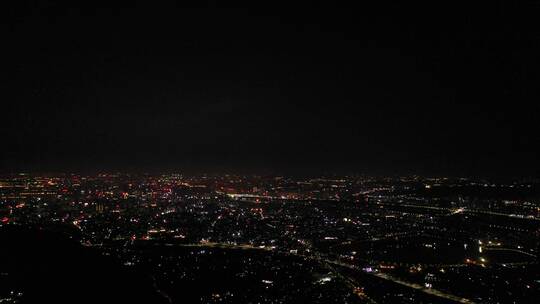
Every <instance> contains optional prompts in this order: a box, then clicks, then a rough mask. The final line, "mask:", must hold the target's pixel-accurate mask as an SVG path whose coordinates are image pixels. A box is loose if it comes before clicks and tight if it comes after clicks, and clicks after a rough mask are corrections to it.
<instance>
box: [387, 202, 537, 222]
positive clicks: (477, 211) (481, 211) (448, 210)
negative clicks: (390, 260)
mask: <svg viewBox="0 0 540 304" xmlns="http://www.w3.org/2000/svg"><path fill="white" fill-rule="evenodd" d="M377 204H378V205H382V206H392V207H410V208H420V209H429V210H437V211H446V212H448V215H454V214H459V213H473V214H487V215H497V216H505V217H510V218H515V219H523V220H532V221H540V218H537V217H532V216H530V217H529V216H522V215H516V214H508V213H501V212H493V211H486V210H471V209H466V208H459V209H455V208H443V207H433V206H424V205H414V204H388V203H377Z"/></svg>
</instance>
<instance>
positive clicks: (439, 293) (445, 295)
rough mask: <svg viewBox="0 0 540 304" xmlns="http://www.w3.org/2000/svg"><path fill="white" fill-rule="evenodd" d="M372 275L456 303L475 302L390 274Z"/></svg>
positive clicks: (470, 303)
mask: <svg viewBox="0 0 540 304" xmlns="http://www.w3.org/2000/svg"><path fill="white" fill-rule="evenodd" d="M371 274H372V275H374V276H376V277H378V278H381V279H385V280H388V281H392V282H394V283H397V284H400V285H403V286H407V287H410V288H414V289H416V290H420V291H422V292H425V293H427V294H430V295H433V296H436V297H440V298H444V299H447V300H452V301H455V302H458V303H469V304H472V303H475V302H473V301H471V300H469V299H466V298H461V297H458V296H455V295H452V294H448V293H444V292H442V291H439V290H436V289H433V288H426V287H424V286H422V285H420V284H413V283H409V282H405V281H402V280H400V279H397V278H395V277H393V276H390V275H387V274H384V273H371Z"/></svg>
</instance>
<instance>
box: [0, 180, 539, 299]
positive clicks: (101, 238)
mask: <svg viewBox="0 0 540 304" xmlns="http://www.w3.org/2000/svg"><path fill="white" fill-rule="evenodd" d="M539 195H540V181H539V180H521V181H512V182H507V183H499V182H497V183H494V182H490V181H488V180H473V179H467V178H422V177H418V176H409V177H392V178H374V177H367V176H339V177H338V176H332V177H311V178H291V177H285V176H240V175H197V176H189V175H182V174H166V175H129V174H120V173H118V174H97V175H90V176H85V175H74V174H69V175H66V174H62V175H33V174H17V175H11V176H4V177H2V179H1V180H0V203H1V208H0V217H1V226H2V227H0V231H1V234H2V242H3V243H4V244H6V242H7V246H10V242H11V243H13V244H15V243H16V242H20V240H17V239H14V238H13V236H10V235H9V232H10V231H11V230H13V229H22V228H24V229H30V230H34V231H39V234H38V236H36V237H35V238H36V241H37V244H35V245H34V244H31V245H27V246H29V248H28V249H31V254H29V253H28V252H21V253H17V254H16V255H15V256H9V253H8V256H7V257H6V256H2V260H4V261H5V260H6V259H9V260H10V261H13V262H10V263H9V264H7V265H6V266H7V267H6V268H5V269H2V277H1V280H2V284H1V286H2V289H1V292H2V293H1V294H0V296H1V297H2V300H3V301H7V302H8V303H16V302H18V299H19V298H20V299H23V298H24V296H25V294H27V293H29V292H30V293H32V292H34V293H35V292H37V291H38V290H40V288H41V287H40V286H33V285H32V280H29V278H25V277H20V276H19V275H20V274H19V272H20V271H21V269H24V267H25V266H26V265H33V264H37V265H39V264H40V263H43V261H40V256H33V254H34V253H35V252H36V251H37V252H43V251H45V252H47V251H49V250H50V251H51V253H48V254H66V253H63V252H57V249H54V248H53V249H51V248H49V246H48V244H47V243H46V242H48V241H50V242H60V243H61V242H64V243H65V245H62V246H68V247H69V246H73V247H76V248H77V250H80V251H81V253H79V254H82V252H85V253H84V254H88V255H95V256H96V257H95V258H96V259H98V256H99V259H100V262H99V263H111V264H116V265H117V266H116V267H118V273H119V274H115V275H117V276H119V277H121V275H126V274H125V273H128V272H134V273H136V274H137V275H140V276H141V277H145V278H146V280H147V281H148V282H147V284H148V286H143V287H141V288H142V289H143V290H144V288H146V289H147V292H148V295H146V296H150V295H152V294H154V296H155V298H156V300H155V301H158V300H160V301H161V302H163V303H185V302H186V301H187V302H191V301H193V302H199V301H200V302H204V303H214V302H219V303H221V302H223V303H292V302H301V303H308V302H309V303H394V302H396V303H432V302H438V303H439V302H440V303H452V302H461V303H508V302H512V301H513V302H516V303H532V302H534V299H538V297H539V296H540V277H539V275H540V267H539V265H538V262H539V258H538V257H539V250H540V202H539V201H538V197H539ZM24 229H23V230H24ZM19 233H24V232H19ZM27 233H28V232H27ZM48 234H50V236H47V235H48ZM48 238H51V240H48ZM13 244H11V246H13ZM71 250H73V249H71ZM3 254H5V252H4V253H3ZM77 267H79V266H77ZM26 271H28V270H26ZM65 271H66V273H65V274H64V275H66V276H69V277H71V276H75V277H78V276H84V273H77V271H75V273H71V271H73V270H65ZM122 272H124V274H122ZM31 273H32V275H33V276H34V275H35V276H37V277H43V278H44V279H46V277H47V276H49V275H50V274H49V273H48V271H47V270H46V269H41V268H36V269H34V270H31ZM101 275H104V276H106V275H107V274H106V273H102V274H101ZM29 286H30V287H29ZM26 288H30V289H29V290H27V289H26ZM113 289H114V287H113ZM32 296H36V295H35V294H33V295H32ZM40 296H42V295H40ZM52 299H54V297H52V298H51V300H52Z"/></svg>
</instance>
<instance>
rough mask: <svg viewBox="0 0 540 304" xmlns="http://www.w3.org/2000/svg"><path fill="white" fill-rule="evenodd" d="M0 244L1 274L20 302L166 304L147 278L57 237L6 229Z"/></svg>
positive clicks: (43, 232) (0, 233)
mask: <svg viewBox="0 0 540 304" xmlns="http://www.w3.org/2000/svg"><path fill="white" fill-rule="evenodd" d="M0 244H2V245H1V248H2V250H0V272H2V273H3V274H4V276H6V275H7V277H8V278H7V279H8V280H9V281H10V284H12V285H15V286H16V287H18V288H20V290H21V291H22V292H23V297H22V298H21V303H166V302H167V301H166V300H165V299H164V298H163V297H161V296H160V295H159V294H158V293H157V292H156V291H155V290H154V288H153V282H152V279H151V278H149V277H145V276H143V275H141V274H138V273H133V272H132V271H130V270H129V269H126V268H124V267H122V266H121V265H120V264H118V263H116V262H115V261H114V260H113V259H112V258H109V257H106V256H102V255H100V254H99V252H98V251H96V250H93V249H92V248H86V247H83V246H81V245H80V244H79V243H77V242H76V241H74V240H72V239H69V238H67V237H66V236H65V235H62V234H60V233H57V232H51V231H49V230H43V229H40V228H23V227H19V226H12V225H10V226H4V227H1V228H0ZM4 279H5V278H4Z"/></svg>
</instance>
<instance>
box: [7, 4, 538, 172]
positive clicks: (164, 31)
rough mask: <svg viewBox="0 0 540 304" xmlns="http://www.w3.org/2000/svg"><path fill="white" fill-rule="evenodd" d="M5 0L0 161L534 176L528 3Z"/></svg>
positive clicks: (73, 166)
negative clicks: (83, 1)
mask: <svg viewBox="0 0 540 304" xmlns="http://www.w3.org/2000/svg"><path fill="white" fill-rule="evenodd" d="M13 2H14V3H16V4H15V5H16V7H15V6H14V7H7V8H5V9H3V10H2V11H3V12H2V15H3V18H2V20H4V22H6V21H7V27H4V28H5V29H6V30H7V35H3V38H2V39H3V40H4V41H3V43H2V45H3V47H2V49H3V50H4V51H7V52H6V53H5V54H4V56H3V61H5V64H4V66H6V67H7V69H5V70H4V73H5V72H7V73H5V75H6V76H5V80H4V81H2V84H1V86H2V88H1V89H2V111H1V121H0V126H1V131H2V147H1V149H0V170H2V171H13V170H15V171H17V170H33V171H78V170H182V169H188V170H202V171H218V170H233V171H234V170H253V171H257V170H263V171H264V170H273V171H277V172H284V171H295V172H304V171H305V172H308V171H309V172H358V173H383V174H401V173H421V174H458V175H497V176H525V175H536V176H538V175H539V172H540V170H539V168H540V160H539V157H538V155H540V135H539V133H538V129H539V128H538V127H537V120H538V117H539V114H540V107H539V105H538V100H539V97H540V94H539V89H538V88H539V85H540V81H539V80H540V78H539V71H540V70H539V68H540V61H539V56H540V55H539V54H540V26H538V22H537V21H536V20H537V19H538V16H539V15H540V5H539V4H538V2H526V1H508V2H500V1H490V2H486V3H487V4H482V5H480V4H478V5H471V4H470V3H467V2H464V3H463V4H460V3H459V2H456V1H425V2H424V1H395V2H393V1H374V2H376V3H377V4H363V5H359V6H354V7H341V6H338V5H337V4H335V3H336V2H335V1H320V2H317V1H305V2H302V1H300V2H294V4H293V2H292V1H288V2H282V3H279V2H273V1H263V2H260V4H258V5H257V6H251V7H242V8H241V7H240V5H239V6H238V7H223V6H221V5H220V4H216V2H219V1H215V2H206V3H204V7H203V6H201V7H197V6H196V5H200V2H193V3H195V4H194V5H193V6H189V5H188V6H185V7H182V6H179V5H178V4H175V3H174V2H167V1H141V2H136V1H130V2H126V5H124V6H120V5H118V6H116V7H106V6H102V7H98V5H97V4H92V5H95V6H79V7H77V6H75V5H78V3H76V2H78V1H72V2H68V3H71V6H65V5H63V4H59V3H56V2H54V1H31V2H24V1H13ZM154 2H159V3H160V4H155V3H154ZM221 2H223V1H221ZM225 2H227V3H229V1H225ZM252 2H257V1H252ZM354 2H360V3H362V2H364V1H354ZM432 2H436V4H433V3H432ZM468 2H474V1H468ZM517 2H521V3H517ZM92 3H94V2H92ZM133 3H135V4H133ZM181 3H183V5H185V3H184V2H181ZM249 3H251V2H246V3H244V4H249ZM3 5H5V4H3ZM12 5H13V4H12ZM149 5H152V6H149Z"/></svg>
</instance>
